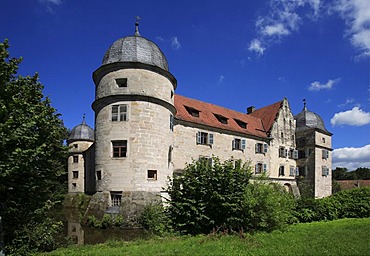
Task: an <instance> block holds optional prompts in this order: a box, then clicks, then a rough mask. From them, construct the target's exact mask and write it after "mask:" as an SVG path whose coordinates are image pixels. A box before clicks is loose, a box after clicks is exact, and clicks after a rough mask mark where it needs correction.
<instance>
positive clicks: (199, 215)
mask: <svg viewBox="0 0 370 256" xmlns="http://www.w3.org/2000/svg"><path fill="white" fill-rule="evenodd" d="M250 177H251V168H250V166H249V165H248V164H247V163H243V162H242V161H241V160H233V159H230V160H227V161H225V162H220V160H219V159H218V158H217V157H212V163H210V161H209V159H205V158H201V159H199V160H198V161H193V163H191V164H188V165H187V166H186V168H185V169H184V171H183V174H182V175H179V176H174V177H173V179H172V180H170V182H169V185H168V189H167V191H168V193H169V196H170V198H171V200H170V201H169V204H170V206H169V214H170V217H171V220H172V221H173V223H174V228H175V230H178V231H181V232H184V233H191V234H198V233H209V232H211V231H212V230H214V229H217V230H219V229H232V230H239V229H240V228H241V227H242V224H243V217H242V216H243V215H244V213H243V208H242V205H243V201H244V191H245V190H246V186H247V185H248V183H249V179H250Z"/></svg>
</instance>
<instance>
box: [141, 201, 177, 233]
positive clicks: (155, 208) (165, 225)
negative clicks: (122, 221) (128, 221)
mask: <svg viewBox="0 0 370 256" xmlns="http://www.w3.org/2000/svg"><path fill="white" fill-rule="evenodd" d="M138 221H139V223H140V225H142V227H143V228H145V229H146V230H148V231H149V232H151V233H152V234H154V235H161V236H163V235H166V234H170V233H173V230H172V226H171V221H170V217H169V214H168V212H167V211H166V209H165V208H164V207H163V205H162V204H160V203H156V204H148V205H146V206H145V208H144V210H143V212H142V213H141V214H140V216H139V219H138Z"/></svg>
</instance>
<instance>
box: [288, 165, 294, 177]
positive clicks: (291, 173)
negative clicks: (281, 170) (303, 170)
mask: <svg viewBox="0 0 370 256" xmlns="http://www.w3.org/2000/svg"><path fill="white" fill-rule="evenodd" d="M295 172H296V169H295V167H294V166H290V169H289V176H291V177H292V176H294V175H295Z"/></svg>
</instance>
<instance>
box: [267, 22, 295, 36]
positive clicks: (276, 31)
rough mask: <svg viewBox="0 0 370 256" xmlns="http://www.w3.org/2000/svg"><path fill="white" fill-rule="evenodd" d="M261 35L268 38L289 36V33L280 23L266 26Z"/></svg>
mask: <svg viewBox="0 0 370 256" xmlns="http://www.w3.org/2000/svg"><path fill="white" fill-rule="evenodd" d="M262 33H263V34H265V35H268V36H272V35H289V34H290V32H289V31H288V30H287V29H286V28H285V27H284V25H283V24H282V23H278V24H274V25H269V26H266V27H265V28H264V30H263V31H262Z"/></svg>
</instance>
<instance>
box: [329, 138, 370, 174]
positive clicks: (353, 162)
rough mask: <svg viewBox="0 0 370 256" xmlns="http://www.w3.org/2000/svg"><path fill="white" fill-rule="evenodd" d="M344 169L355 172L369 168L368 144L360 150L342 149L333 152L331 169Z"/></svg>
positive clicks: (369, 146)
mask: <svg viewBox="0 0 370 256" xmlns="http://www.w3.org/2000/svg"><path fill="white" fill-rule="evenodd" d="M336 167H345V168H347V169H348V170H355V169H357V168H359V167H367V168H370V144H369V145H366V146H364V147H361V148H353V147H344V148H338V149H334V151H333V169H335V168H336Z"/></svg>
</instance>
